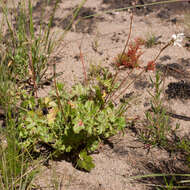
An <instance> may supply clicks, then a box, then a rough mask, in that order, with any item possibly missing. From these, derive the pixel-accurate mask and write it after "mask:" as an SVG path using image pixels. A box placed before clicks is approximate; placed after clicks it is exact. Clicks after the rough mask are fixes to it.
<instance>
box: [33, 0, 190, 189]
mask: <svg viewBox="0 0 190 190" xmlns="http://www.w3.org/2000/svg"><path fill="white" fill-rule="evenodd" d="M45 2H46V1H45V0H40V1H36V3H35V7H34V15H35V17H34V20H35V22H36V24H38V23H39V22H40V20H41V17H40V10H41V9H42V8H43V9H45V10H46V11H45V15H44V18H46V19H45V20H44V24H47V21H48V18H49V17H50V12H51V10H52V8H53V4H54V3H55V0H52V1H51V4H49V5H48V6H46V3H45ZM132 2H134V1H132V0H96V1H94V0H87V2H86V3H85V4H84V6H83V8H82V9H81V10H80V12H79V15H78V17H77V20H76V21H75V22H74V23H73V24H72V26H69V24H70V21H71V19H72V14H71V13H72V11H73V10H74V9H76V8H77V5H78V4H79V1H78V0H61V1H60V3H59V7H58V9H57V12H56V14H55V19H54V22H53V31H54V32H57V38H59V37H62V40H61V41H59V42H60V44H59V48H58V49H57V50H56V51H55V53H54V61H55V63H56V64H57V72H60V73H61V72H62V73H63V74H62V75H61V76H60V77H59V78H58V80H59V81H61V82H64V83H65V84H66V86H67V87H70V86H71V85H73V84H74V83H76V82H77V81H82V80H83V78H84V76H83V70H82V64H81V62H80V56H79V54H80V51H79V49H80V47H81V51H82V54H83V56H84V62H85V65H86V68H87V69H88V68H89V66H90V64H97V65H98V64H101V65H102V66H104V67H109V68H110V69H111V70H112V71H113V72H114V69H113V67H112V64H113V62H114V59H115V57H116V56H117V55H118V54H119V53H121V52H122V50H123V48H124V45H125V42H126V40H127V37H128V34H129V28H130V10H128V8H127V7H128V6H131V5H132ZM155 2H158V1H156V0H139V1H138V3H137V4H138V5H145V4H146V3H155ZM120 8H125V9H123V10H120ZM113 9H116V10H114V11H112V10H113ZM117 9H118V10H117ZM188 14H190V2H189V1H179V2H177V3H167V4H161V5H158V4H157V5H151V6H147V5H146V6H145V7H142V6H140V7H137V8H136V9H135V10H134V19H133V26H132V34H131V41H132V40H134V39H135V38H137V37H140V38H143V39H147V38H148V37H150V36H151V35H152V34H153V35H155V37H157V38H158V41H159V43H157V45H154V46H153V47H152V48H145V47H144V48H143V50H142V51H143V55H142V57H141V61H142V66H145V65H146V64H147V63H148V61H151V60H153V59H154V58H155V57H156V55H157V54H158V52H159V50H160V49H161V48H162V47H163V46H164V45H165V44H166V43H167V42H168V41H169V40H170V39H171V36H172V35H173V34H177V33H184V34H185V36H186V39H185V40H184V41H183V43H182V47H177V46H173V47H169V48H167V49H166V50H165V51H164V52H163V53H162V54H161V56H160V57H159V59H158V60H157V65H156V68H157V70H160V72H161V73H163V74H165V81H164V86H165V87H164V89H165V93H164V96H163V103H164V105H165V106H166V108H167V111H168V112H169V113H170V116H171V117H170V120H171V125H172V126H175V124H176V123H179V124H180V127H179V129H178V131H177V135H178V137H179V138H180V137H184V136H189V132H190V127H189V126H190V120H189V119H188V118H190V109H189V107H190V75H189V71H190V51H189V49H188V48H189V46H188V44H190V41H188V39H189V37H190V27H188V23H187V22H190V19H189V20H186V17H187V15H188ZM90 15H91V16H90ZM189 24H190V23H189ZM66 29H69V31H68V32H67V33H66V35H65V36H64V38H63V36H61V35H62V34H63V32H64V31H65V30H66ZM129 71H130V70H129V69H123V70H121V71H120V74H119V77H118V78H119V79H122V78H123V77H125V76H126V75H127V73H128V72H129ZM48 72H49V73H50V74H51V72H52V70H51V69H50V70H49V71H48ZM140 72H141V70H140V69H134V70H133V72H132V73H131V74H130V75H129V78H128V82H130V81H132V80H134V78H137V76H138V74H139V73H140ZM154 76H155V73H153V72H152V73H151V72H144V73H143V74H142V75H141V76H140V77H139V78H137V79H136V81H135V82H134V83H133V85H131V86H130V87H129V88H128V90H127V91H126V92H125V94H122V95H121V98H122V96H124V95H126V94H128V93H131V92H133V94H132V101H131V103H130V104H131V106H130V108H129V109H128V110H127V113H126V118H127V119H129V120H134V123H133V125H132V124H129V126H127V127H126V130H125V134H124V135H122V134H118V135H116V136H114V137H112V138H110V139H109V143H105V144H103V145H102V146H101V148H100V150H99V151H98V152H97V153H95V154H93V155H92V156H93V159H94V162H95V165H96V167H95V168H94V169H93V170H92V171H91V172H90V173H86V172H83V171H79V170H77V169H75V168H74V167H73V166H72V164H71V163H69V162H67V161H65V160H61V161H51V162H50V167H45V166H44V167H43V172H42V174H41V175H40V176H39V178H38V180H37V182H36V183H37V184H39V185H40V186H41V187H42V188H41V189H43V190H45V189H54V188H53V187H51V186H50V184H51V180H52V178H53V177H55V176H57V177H58V178H59V179H60V180H62V187H61V189H67V190H76V189H77V190H116V189H117V190H149V189H156V188H154V187H152V186H151V184H159V185H160V184H164V183H163V179H161V178H156V179H150V178H149V179H148V178H147V179H143V180H130V179H129V177H131V176H136V175H143V174H151V173H188V172H189V169H188V168H187V167H186V165H185V163H184V162H183V160H181V159H182V158H181V156H180V155H179V156H178V154H175V153H171V152H168V151H166V150H162V149H159V148H157V147H150V146H149V145H146V144H143V143H142V142H140V140H139V137H138V131H139V130H141V129H142V128H143V127H144V123H145V122H144V120H145V111H147V110H148V109H149V108H150V98H151V97H150V94H149V93H148V91H151V92H153V89H152V84H151V82H150V77H153V78H154ZM49 89H50V87H47V88H44V89H42V90H40V95H41V96H45V95H46V94H47V93H48V91H49ZM172 114H173V115H172ZM172 116H173V117H172ZM177 116H182V117H177ZM183 116H184V117H183ZM184 118H186V119H184ZM135 119H136V120H135Z"/></svg>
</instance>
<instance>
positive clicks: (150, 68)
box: [145, 61, 156, 72]
mask: <svg viewBox="0 0 190 190" xmlns="http://www.w3.org/2000/svg"><path fill="white" fill-rule="evenodd" d="M155 65H156V64H155V61H149V62H148V64H147V66H146V67H145V71H146V72H147V71H154V70H155Z"/></svg>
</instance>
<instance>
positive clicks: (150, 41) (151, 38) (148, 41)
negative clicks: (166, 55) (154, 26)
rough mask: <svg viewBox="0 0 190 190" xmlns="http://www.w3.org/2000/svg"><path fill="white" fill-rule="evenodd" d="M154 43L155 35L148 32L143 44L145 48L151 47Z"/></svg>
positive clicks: (155, 40) (155, 42)
mask: <svg viewBox="0 0 190 190" xmlns="http://www.w3.org/2000/svg"><path fill="white" fill-rule="evenodd" d="M156 44H157V38H156V36H155V35H154V34H149V35H148V36H147V39H146V41H145V46H146V47H147V48H151V47H153V46H154V45H156Z"/></svg>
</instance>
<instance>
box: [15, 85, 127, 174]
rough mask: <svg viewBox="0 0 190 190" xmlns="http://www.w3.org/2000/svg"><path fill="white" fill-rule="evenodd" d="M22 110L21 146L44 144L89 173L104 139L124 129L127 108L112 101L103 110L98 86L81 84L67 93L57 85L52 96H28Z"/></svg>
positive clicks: (34, 149)
mask: <svg viewBox="0 0 190 190" xmlns="http://www.w3.org/2000/svg"><path fill="white" fill-rule="evenodd" d="M21 107H22V108H24V109H23V110H21V112H20V115H19V121H18V127H17V129H18V131H19V138H20V142H19V145H20V146H22V147H25V148H28V149H31V150H33V151H39V150H38V148H37V145H39V144H43V145H46V146H48V147H51V148H52V149H53V150H54V151H53V152H54V156H59V155H60V154H62V153H65V152H70V153H71V154H72V156H73V159H74V160H76V162H75V164H76V165H77V166H78V167H80V168H83V169H85V170H87V171H90V170H91V169H92V168H93V167H94V164H93V162H92V158H91V157H90V156H89V153H92V152H93V151H95V150H96V149H97V148H98V145H99V143H100V141H101V139H102V138H108V137H110V136H111V135H114V134H116V133H117V132H118V131H120V130H122V129H124V127H125V119H124V117H123V116H122V110H124V109H125V108H124V107H119V108H115V107H114V105H113V103H112V102H109V104H108V105H107V106H105V107H104V96H103V93H102V90H101V87H99V86H98V85H95V86H86V87H83V86H82V85H81V84H78V85H76V86H74V87H73V88H72V90H71V92H69V93H68V92H66V91H65V90H64V87H63V85H62V84H56V90H55V92H54V93H53V94H52V95H51V96H49V97H46V98H42V99H35V98H34V97H33V96H30V97H27V96H26V99H25V101H23V103H22V105H21ZM24 110H26V111H24ZM43 110H46V113H43Z"/></svg>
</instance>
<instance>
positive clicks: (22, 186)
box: [0, 110, 37, 190]
mask: <svg viewBox="0 0 190 190" xmlns="http://www.w3.org/2000/svg"><path fill="white" fill-rule="evenodd" d="M8 113H9V116H10V110H9V111H8ZM15 125H16V122H15V119H12V118H11V117H7V120H6V129H1V130H0V139H1V144H0V189H2V190H26V189H28V190H29V189H32V181H33V179H34V178H35V175H36V174H37V169H36V168H35V169H34V168H33V166H32V164H31V163H30V162H29V160H28V158H29V157H28V156H27V154H26V153H24V152H22V149H21V148H19V147H18V145H17V143H16V142H17V134H16V131H15Z"/></svg>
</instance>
